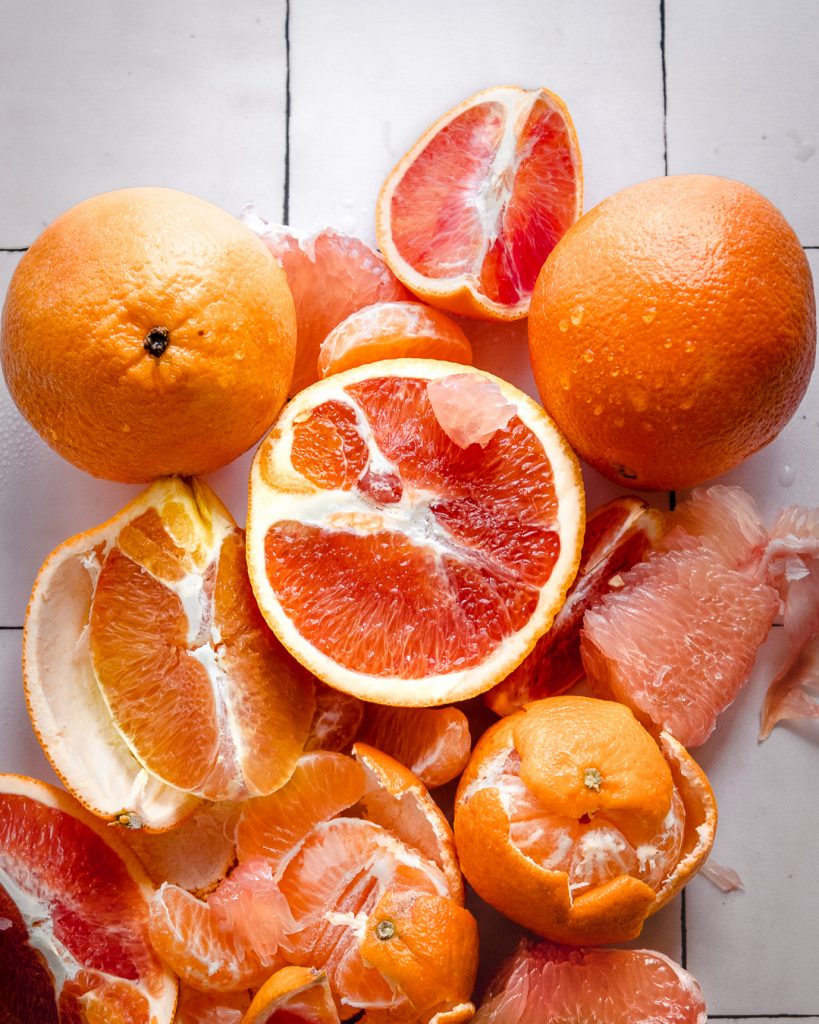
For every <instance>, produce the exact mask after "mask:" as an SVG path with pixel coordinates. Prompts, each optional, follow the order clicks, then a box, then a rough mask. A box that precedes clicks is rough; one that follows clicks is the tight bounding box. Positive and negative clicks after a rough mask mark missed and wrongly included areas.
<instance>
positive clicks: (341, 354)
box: [318, 302, 472, 377]
mask: <svg viewBox="0 0 819 1024" xmlns="http://www.w3.org/2000/svg"><path fill="white" fill-rule="evenodd" d="M409 357H414V358H419V359H420V358H429V359H446V360H448V361H449V362H450V363H471V362H472V346H471V345H470V344H469V340H468V339H467V337H466V335H465V334H464V332H463V331H462V330H461V328H460V327H459V326H458V325H457V324H456V323H455V322H454V320H450V318H449V317H448V316H445V315H444V314H443V313H441V312H440V311H439V310H437V309H432V308H431V307H430V306H425V305H424V304H423V303H422V302H377V303H375V304H374V305H372V306H365V307H364V308H363V309H360V310H358V312H357V313H352V314H351V315H350V316H348V317H347V319H346V320H342V321H341V323H340V324H338V326H337V327H334V328H333V330H332V331H330V333H329V334H328V335H327V337H326V338H325V339H324V341H323V342H322V343H321V349H320V350H319V357H318V375H319V377H329V376H330V374H331V373H339V372H340V371H341V370H349V369H350V367H352V366H362V365H363V364H364V363H375V362H378V361H379V360H381V359H403V358H409Z"/></svg>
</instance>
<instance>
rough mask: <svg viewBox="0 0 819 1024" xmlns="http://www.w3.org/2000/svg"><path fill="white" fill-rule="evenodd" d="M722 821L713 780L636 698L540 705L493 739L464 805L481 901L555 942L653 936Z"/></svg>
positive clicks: (459, 834) (469, 774) (480, 750)
mask: <svg viewBox="0 0 819 1024" xmlns="http://www.w3.org/2000/svg"><path fill="white" fill-rule="evenodd" d="M715 829H716V804H715V802H714V796H713V793H712V792H711V787H710V786H709V784H708V780H707V779H706V777H705V775H704V774H703V772H702V770H701V769H700V768H699V766H698V765H697V764H696V763H695V762H694V760H693V759H692V758H691V756H690V755H689V754H688V753H687V751H686V750H685V748H684V747H682V746H681V745H680V744H679V743H678V742H677V741H676V740H674V739H673V737H671V736H668V735H667V734H665V733H662V734H661V735H660V740H659V746H658V744H657V743H655V741H654V739H653V738H652V737H651V736H650V735H649V733H648V732H647V731H646V730H645V729H644V728H643V727H642V726H641V725H640V724H639V723H638V722H637V721H636V720H635V718H634V716H633V715H632V714H631V712H630V711H629V710H628V709H627V708H625V707H624V706H623V705H622V704H617V703H614V702H611V701H600V700H595V699H593V698H588V697H572V696H569V697H551V698H548V699H545V700H540V701H533V702H532V703H531V704H527V705H526V706H525V707H524V708H522V709H521V710H520V711H518V712H516V713H515V714H513V715H510V716H509V717H507V718H504V719H501V721H499V722H497V723H496V724H495V725H494V726H492V727H491V728H490V729H489V730H487V732H486V733H484V735H483V736H482V738H481V740H480V741H479V743H478V745H477V746H476V748H475V750H474V751H473V754H472V757H471V759H470V762H469V765H468V766H467V768H466V771H465V772H464V774H463V776H462V777H461V783H460V786H459V788H458V794H457V797H456V803H455V840H456V846H457V851H458V856H459V859H460V864H461V867H462V869H463V872H464V874H465V876H466V878H467V880H468V881H469V882H470V884H471V885H472V886H473V888H474V889H475V890H476V892H477V893H478V895H479V896H481V897H482V898H483V899H485V900H486V901H487V902H488V903H490V904H491V905H492V906H493V907H495V908H496V909H498V910H499V911H500V912H501V913H503V914H505V915H506V916H507V917H510V918H511V919H512V920H513V921H516V922H518V923H519V924H521V925H523V926H524V927H527V928H529V929H531V930H532V931H534V932H536V933H537V934H539V935H542V936H544V937H545V938H549V939H552V940H554V941H559V942H568V943H571V944H580V943H585V944H588V945H599V944H608V943H612V942H622V941H626V940H628V939H632V938H635V937H636V936H637V935H639V933H640V930H641V928H642V926H643V922H644V921H645V919H646V918H647V917H648V916H649V915H650V914H653V913H655V912H656V911H657V910H659V909H660V908H661V907H662V906H664V905H665V904H666V903H667V902H668V901H669V900H670V899H671V898H672V897H673V896H674V895H675V894H676V893H677V892H678V891H679V890H680V888H681V887H682V886H683V885H684V884H685V883H686V882H687V881H688V880H689V879H690V878H691V876H692V875H693V874H694V873H695V872H696V871H697V870H698V869H699V868H700V867H701V866H702V864H703V863H704V861H705V859H706V858H707V856H708V853H709V852H710V849H711V846H712V845H713V841H714V833H715Z"/></svg>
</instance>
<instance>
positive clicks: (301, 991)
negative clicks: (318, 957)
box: [241, 966, 339, 1024]
mask: <svg viewBox="0 0 819 1024" xmlns="http://www.w3.org/2000/svg"><path fill="white" fill-rule="evenodd" d="M241 1024H339V1019H338V1011H337V1010H336V1004H335V1003H334V1002H333V996H332V994H331V992H330V985H329V983H328V981H327V975H326V974H325V973H324V972H323V971H317V970H315V969H314V968H310V967H292V966H291V967H282V969H281V970H280V971H276V973H275V974H274V975H272V976H271V977H269V978H268V979H267V981H266V982H265V983H264V985H262V987H261V988H260V989H259V991H258V992H257V993H256V995H255V996H254V998H253V1002H252V1003H251V1005H250V1008H249V1009H248V1011H247V1013H246V1014H245V1016H244V1017H243V1018H242V1022H241Z"/></svg>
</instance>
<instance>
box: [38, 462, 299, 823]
mask: <svg viewBox="0 0 819 1024" xmlns="http://www.w3.org/2000/svg"><path fill="white" fill-rule="evenodd" d="M23 643H24V662H23V669H24V678H25V689H26V698H27V701H28V706H29V712H30V714H31V719H32V723H33V725H34V729H35V732H36V733H37V736H38V738H39V740H40V742H41V744H42V746H43V748H44V750H45V752H46V755H47V756H48V757H49V759H50V760H51V762H52V764H53V765H54V768H55V770H56V771H57V773H58V774H59V775H60V777H61V778H62V779H63V781H64V782H65V784H66V786H67V787H68V788H69V789H70V790H71V791H72V792H74V793H75V794H76V795H77V796H78V797H79V798H80V799H81V800H82V801H83V802H84V803H85V804H86V806H88V807H89V808H90V809H91V810H93V811H94V812H95V813H97V814H100V815H102V816H104V817H110V818H112V819H115V820H126V821H127V822H128V823H129V824H130V825H132V826H133V825H139V824H144V825H146V826H148V827H149V828H153V829H163V828H168V827H170V826H172V825H174V824H178V823H179V822H180V821H181V820H182V819H183V818H184V817H185V816H186V815H187V814H190V813H191V811H192V809H193V807H194V806H195V801H194V800H193V799H192V795H193V794H195V795H197V796H200V797H206V798H208V799H212V800H225V799H236V798H240V797H243V796H248V795H255V794H260V793H269V792H271V791H272V790H274V789H275V788H276V787H277V786H280V785H281V784H282V782H284V780H285V779H287V778H288V776H289V775H290V773H291V771H292V770H293V766H294V765H295V763H296V759H297V758H298V756H299V754H300V753H301V750H302V747H303V744H304V741H305V739H306V738H307V733H308V731H309V727H310V720H311V717H312V714H313V706H314V701H313V692H312V681H311V680H310V678H309V676H308V675H307V674H306V673H304V672H303V670H302V669H301V668H300V667H299V666H298V665H297V664H296V663H295V662H293V661H292V659H290V658H289V657H288V655H287V653H286V652H285V651H283V650H282V648H281V646H280V645H279V644H278V643H277V641H276V639H275V637H274V636H273V635H272V634H271V633H270V631H269V629H268V628H267V626H266V625H265V623H264V621H263V619H262V617H261V616H260V614H259V612H258V609H257V607H256V604H255V601H254V599H253V594H252V591H251V589H250V586H249V583H248V578H247V571H246V567H245V557H244V536H243V534H242V531H241V530H239V529H238V528H237V526H236V524H235V523H234V522H233V520H232V519H231V517H230V515H229V513H228V512H227V510H226V509H225V508H224V506H223V505H222V503H221V502H220V501H219V499H218V498H217V497H216V495H215V494H214V493H213V492H212V491H211V490H210V489H209V488H208V487H206V486H205V485H204V484H201V483H199V482H198V481H197V480H192V481H190V482H186V481H184V480H182V479H180V478H178V477H170V478H167V479H163V480H159V481H157V482H156V483H154V484H152V485H151V487H149V488H148V489H147V490H146V491H144V492H143V493H142V494H141V495H140V496H139V497H137V498H135V499H134V501H132V502H131V503H130V504H129V505H127V506H126V507H125V508H124V509H123V510H122V511H121V512H120V513H119V514H118V515H116V516H114V518H113V519H111V520H109V521H108V522H107V523H103V525H102V526H99V527H97V528H96V529H93V530H89V531H87V532H85V533H82V534H79V535H78V536H76V537H73V538H71V540H68V541H66V542H65V543H64V544H63V545H61V546H60V547H59V548H57V550H56V551H55V552H53V553H52V554H51V555H50V556H49V558H48V559H47V561H46V563H45V565H44V566H43V568H42V569H41V570H40V573H39V575H38V577H37V580H36V582H35V584H34V590H33V592H32V597H31V602H30V604H29V609H28V614H27V616H26V626H25V633H24V641H23ZM66 721H71V722H72V728H71V729H70V730H66V729H64V728H63V725H64V723H65V722H66Z"/></svg>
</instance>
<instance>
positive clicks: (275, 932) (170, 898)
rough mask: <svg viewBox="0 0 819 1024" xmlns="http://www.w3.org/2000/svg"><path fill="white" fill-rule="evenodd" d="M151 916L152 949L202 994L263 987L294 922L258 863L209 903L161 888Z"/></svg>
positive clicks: (244, 868) (241, 870) (241, 869)
mask: <svg viewBox="0 0 819 1024" xmlns="http://www.w3.org/2000/svg"><path fill="white" fill-rule="evenodd" d="M150 915H151V916H150V936H151V942H152V944H153V946H154V949H155V950H156V951H157V953H159V955H160V956H161V957H162V959H163V960H164V961H165V963H167V964H168V966H169V967H171V968H172V969H173V970H174V971H175V972H176V974H178V975H179V977H180V978H181V979H182V981H184V982H185V984H187V985H190V986H192V987H193V988H196V989H200V990H202V991H204V992H238V991H241V990H242V989H247V988H256V987H258V986H259V985H261V984H262V982H263V981H264V980H265V978H267V977H268V975H270V974H271V973H272V972H273V971H275V970H276V969H277V968H279V967H281V966H282V964H283V959H282V953H281V951H280V947H281V945H282V943H283V942H284V940H285V937H286V932H287V929H288V928H289V927H292V923H293V922H292V919H291V918H290V915H289V913H288V909H287V903H286V902H285V900H284V898H283V897H282V895H281V893H280V892H279V889H278V886H277V884H276V882H275V880H274V878H273V874H272V871H271V868H270V865H269V864H268V863H267V862H266V861H262V860H254V861H249V862H247V863H246V864H240V865H239V866H238V867H237V868H236V869H235V870H234V872H233V873H232V874H231V875H230V876H229V877H228V878H226V879H224V880H223V881H222V882H221V884H220V885H219V887H218V888H217V889H216V890H215V891H214V892H212V893H211V894H210V896H208V898H207V901H203V900H199V899H197V898H196V897H195V896H192V895H191V894H190V893H189V892H186V891H185V890H184V889H180V888H179V887H178V886H175V885H168V884H165V885H163V886H161V888H160V889H158V890H157V892H156V894H155V895H154V897H153V899H152V900H151V910H150Z"/></svg>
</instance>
